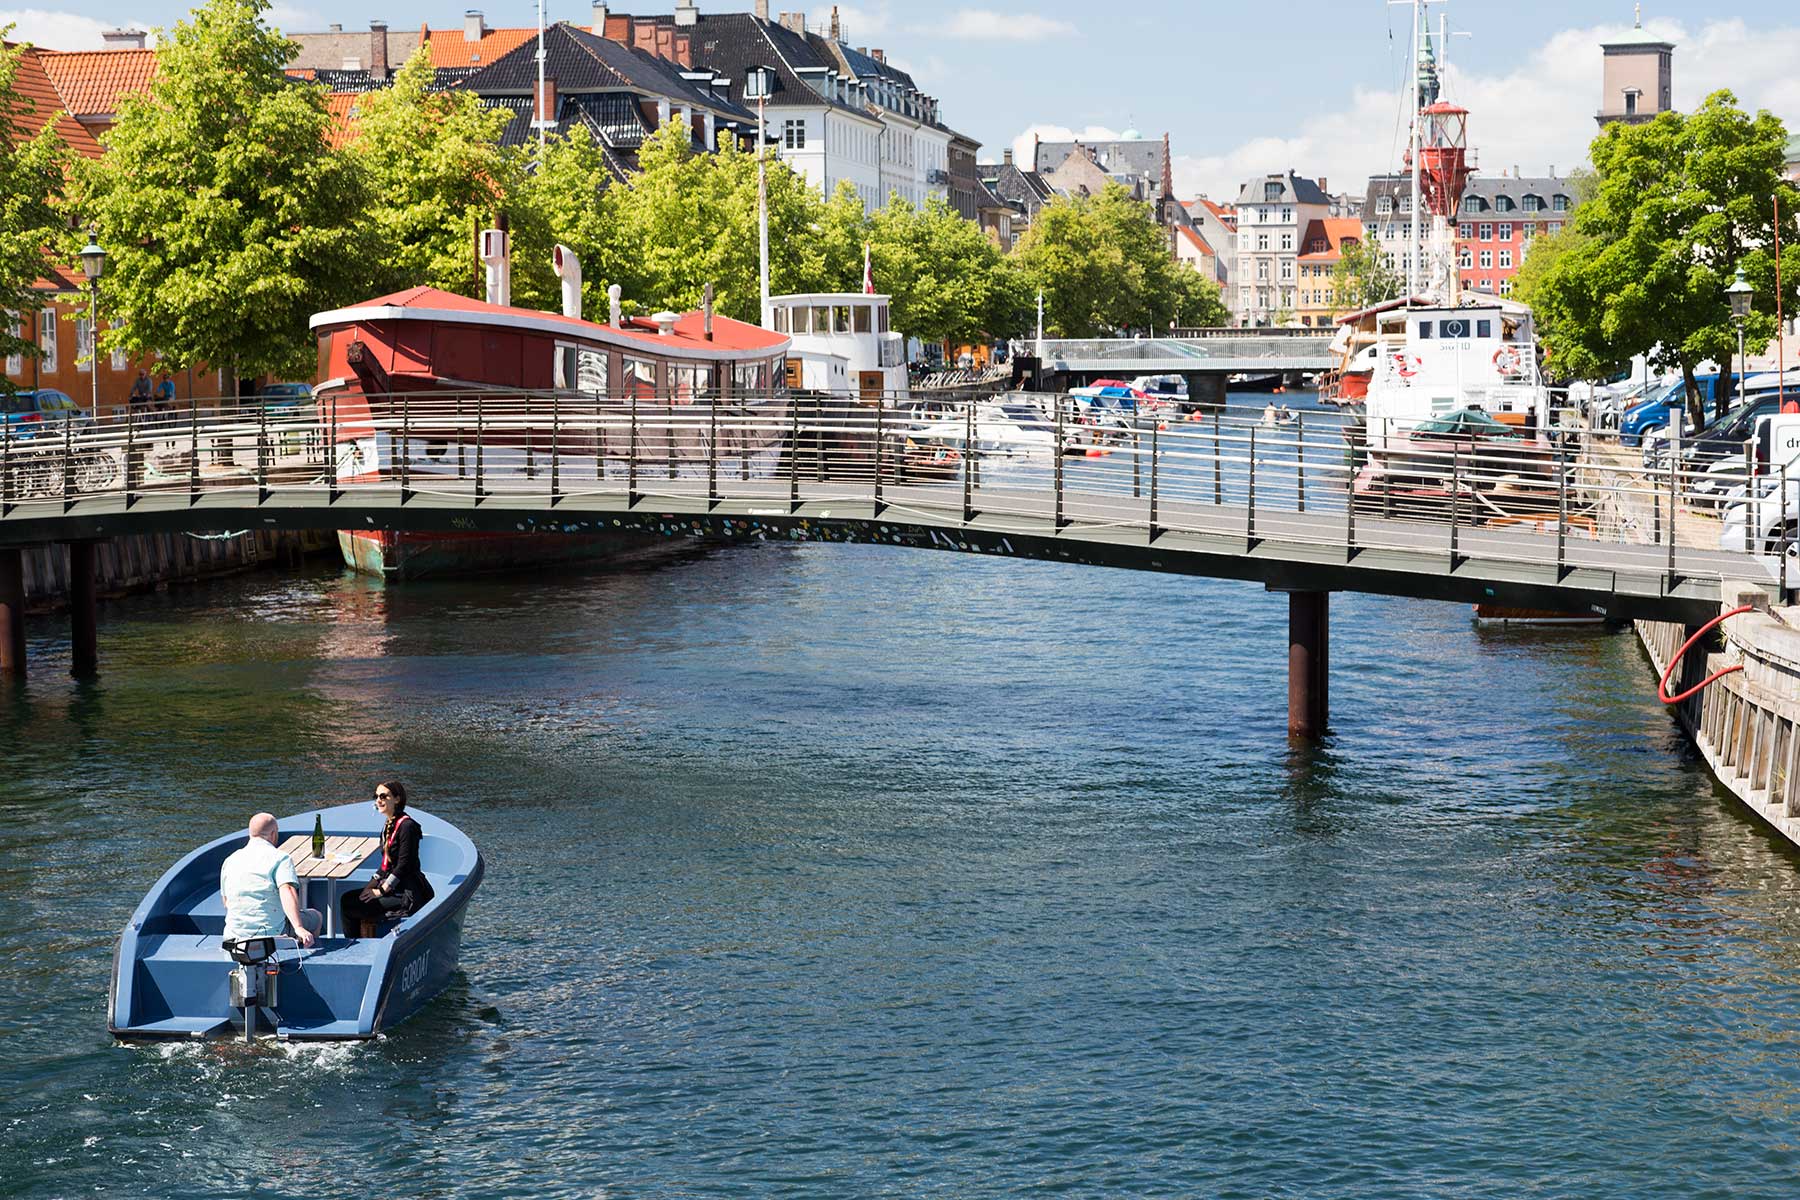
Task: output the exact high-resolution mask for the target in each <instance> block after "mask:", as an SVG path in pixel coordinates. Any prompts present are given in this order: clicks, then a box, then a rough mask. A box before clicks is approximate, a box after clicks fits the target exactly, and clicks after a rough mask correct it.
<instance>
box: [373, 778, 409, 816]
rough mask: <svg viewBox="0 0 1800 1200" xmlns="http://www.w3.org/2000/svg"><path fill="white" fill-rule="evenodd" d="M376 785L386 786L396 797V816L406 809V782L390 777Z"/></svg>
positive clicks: (389, 792)
mask: <svg viewBox="0 0 1800 1200" xmlns="http://www.w3.org/2000/svg"><path fill="white" fill-rule="evenodd" d="M375 786H376V787H384V788H386V789H387V790H388V794H389V795H391V796H392V797H393V798H394V815H395V816H396V817H397V816H399V815H400V814H401V813H403V812H405V811H406V785H405V784H404V783H401V782H400V781H399V780H398V779H388V780H383V781H382V782H381V783H378V784H376V785H375Z"/></svg>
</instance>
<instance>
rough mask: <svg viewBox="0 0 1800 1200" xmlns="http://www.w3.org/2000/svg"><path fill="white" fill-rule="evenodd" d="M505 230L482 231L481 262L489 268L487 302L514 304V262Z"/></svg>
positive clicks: (504, 304)
mask: <svg viewBox="0 0 1800 1200" xmlns="http://www.w3.org/2000/svg"><path fill="white" fill-rule="evenodd" d="M506 243H507V237H506V231H505V230H504V229H484V230H482V231H481V261H482V263H483V264H485V265H486V267H487V302H488V303H489V304H498V305H500V306H501V307H503V308H504V307H506V306H507V305H509V304H511V303H512V262H511V259H510V255H509V247H508V246H507V244H506Z"/></svg>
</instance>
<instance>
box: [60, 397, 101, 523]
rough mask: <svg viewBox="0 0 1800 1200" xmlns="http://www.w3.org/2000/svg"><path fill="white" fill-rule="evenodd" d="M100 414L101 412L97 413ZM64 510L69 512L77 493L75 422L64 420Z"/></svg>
mask: <svg viewBox="0 0 1800 1200" xmlns="http://www.w3.org/2000/svg"><path fill="white" fill-rule="evenodd" d="M95 415H96V416H98V415H99V414H95ZM62 494H63V511H64V512H67V511H68V507H69V504H70V503H71V501H70V497H71V496H73V495H74V494H75V422H74V421H64V422H63V486H62Z"/></svg>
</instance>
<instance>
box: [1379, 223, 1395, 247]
mask: <svg viewBox="0 0 1800 1200" xmlns="http://www.w3.org/2000/svg"><path fill="white" fill-rule="evenodd" d="M1381 238H1382V240H1383V241H1387V242H1391V241H1393V240H1394V223H1393V222H1392V221H1389V222H1388V223H1387V227H1386V228H1385V229H1383V230H1382V231H1381Z"/></svg>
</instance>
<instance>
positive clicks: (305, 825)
mask: <svg viewBox="0 0 1800 1200" xmlns="http://www.w3.org/2000/svg"><path fill="white" fill-rule="evenodd" d="M406 813H407V815H408V816H409V817H412V818H413V819H414V820H416V821H417V822H418V823H419V832H420V839H419V865H420V867H421V868H422V869H423V870H424V872H425V877H426V879H428V880H429V881H430V883H431V886H432V889H433V890H434V891H435V892H436V895H435V896H433V897H432V899H431V900H430V901H428V902H427V903H426V904H425V905H424V906H423V907H421V908H420V909H419V910H418V911H417V912H415V913H413V914H412V915H410V916H408V917H406V918H404V919H402V920H399V921H395V922H392V923H390V924H389V925H388V926H387V927H386V928H385V930H384V932H383V934H382V936H380V937H373V938H348V937H345V936H343V931H342V930H341V929H339V928H338V927H337V926H338V923H339V918H338V901H339V897H341V896H342V895H344V894H345V893H346V892H356V891H360V890H361V889H362V888H363V887H364V886H365V885H367V883H368V882H369V880H370V879H372V878H373V877H374V876H375V873H376V871H377V870H378V869H379V868H380V865H381V851H380V845H379V842H380V836H381V826H382V818H381V814H380V813H378V812H376V811H375V809H374V808H373V807H372V806H371V805H369V804H366V803H362V804H344V805H340V806H338V807H336V808H324V809H318V810H315V811H313V812H304V813H296V814H295V815H293V816H291V817H285V818H283V819H282V820H281V831H282V837H283V841H282V844H281V848H282V849H283V850H284V851H287V852H288V853H289V854H290V856H291V857H293V859H294V861H295V866H296V873H297V874H298V875H299V877H300V886H301V893H302V894H301V896H300V902H301V905H302V907H306V908H316V909H318V910H319V911H320V912H322V913H324V914H325V917H326V928H325V933H324V935H322V936H320V937H319V938H318V939H317V940H316V941H315V942H314V943H313V944H312V946H311V947H310V948H308V949H301V948H300V947H299V945H298V944H297V943H296V942H294V941H293V940H292V939H290V938H280V939H277V938H255V939H246V940H243V941H232V942H229V943H228V942H226V941H225V940H224V932H225V907H224V902H223V900H222V899H221V898H220V895H219V867H220V865H221V864H222V863H223V862H224V861H225V858H226V856H227V855H229V854H230V853H231V852H232V851H234V850H236V849H237V848H238V847H240V846H242V845H243V844H244V841H245V837H246V834H245V832H244V830H242V829H238V830H235V831H234V832H232V833H228V834H226V835H225V836H223V837H220V838H216V839H214V840H213V841H210V842H208V843H206V844H205V845H204V846H201V847H200V848H199V849H197V850H195V851H193V852H192V853H190V854H188V855H187V856H186V857H185V858H183V859H182V860H181V861H180V862H178V863H176V864H175V865H174V866H172V867H170V868H169V869H168V870H167V871H166V872H164V873H163V877H162V878H161V879H159V880H157V881H156V886H155V887H153V888H151V889H150V893H149V895H147V896H145V897H144V899H143V900H142V901H141V902H140V903H139V904H138V906H137V910H136V911H135V912H133V913H132V914H131V920H130V922H129V923H127V924H126V926H125V930H124V932H123V933H121V934H120V935H119V943H118V946H117V947H116V949H115V950H114V951H113V971H112V987H111V991H110V995H109V996H108V1001H107V1017H106V1024H107V1028H108V1029H109V1030H110V1031H111V1032H112V1034H113V1035H114V1036H115V1037H117V1038H119V1039H120V1040H122V1041H139V1040H155V1039H168V1038H214V1037H243V1038H245V1039H246V1040H250V1039H253V1038H255V1037H256V1035H257V1034H259V1033H266V1034H272V1035H274V1036H276V1037H279V1038H283V1039H289V1040H293V1041H303V1040H345V1039H357V1038H372V1037H374V1036H376V1035H377V1034H379V1033H381V1032H383V1031H384V1030H386V1029H390V1028H392V1027H393V1026H395V1025H397V1024H399V1023H400V1022H401V1021H404V1020H405V1019H406V1018H407V1017H410V1016H411V1015H412V1014H413V1013H415V1012H417V1011H418V1010H419V1009H420V1008H421V1007H423V1006H424V1004H425V1002H426V1001H428V1000H430V999H431V997H432V996H434V995H436V994H437V993H438V992H439V991H440V990H442V988H443V987H444V985H445V984H447V983H448V982H449V981H450V977H451V975H452V974H453V973H454V972H455V970H456V960H457V954H458V951H459V950H460V949H461V946H462V930H463V917H464V914H465V913H466V911H467V909H468V905H469V900H470V898H471V897H472V896H474V894H475V889H476V888H478V887H480V886H481V877H482V874H483V872H484V870H485V868H484V865H483V863H482V858H481V853H480V851H478V850H476V848H475V844H474V843H473V842H471V841H470V840H469V839H468V838H467V837H466V836H464V834H463V833H462V831H461V830H459V829H457V828H456V827H455V826H454V825H452V824H450V823H449V822H448V821H445V820H444V819H442V818H441V817H434V816H432V815H431V814H430V813H427V812H422V811H420V810H419V809H417V808H411V807H409V808H408V809H407V810H406ZM315 825H316V826H317V827H318V828H319V829H320V830H321V831H322V833H323V834H324V838H325V840H324V843H323V848H324V854H323V855H319V856H315V855H314V854H313V852H312V851H313V840H314V839H313V836H312V834H313V830H314V828H315Z"/></svg>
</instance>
